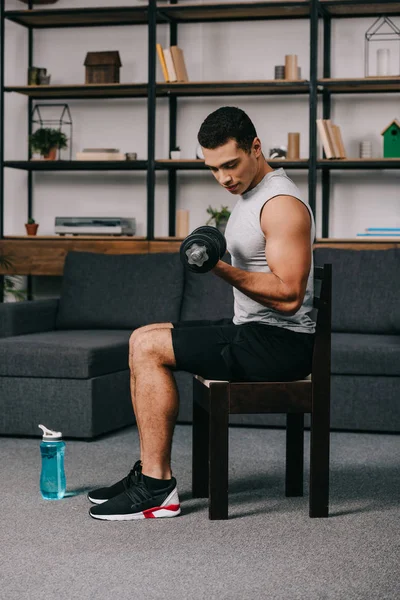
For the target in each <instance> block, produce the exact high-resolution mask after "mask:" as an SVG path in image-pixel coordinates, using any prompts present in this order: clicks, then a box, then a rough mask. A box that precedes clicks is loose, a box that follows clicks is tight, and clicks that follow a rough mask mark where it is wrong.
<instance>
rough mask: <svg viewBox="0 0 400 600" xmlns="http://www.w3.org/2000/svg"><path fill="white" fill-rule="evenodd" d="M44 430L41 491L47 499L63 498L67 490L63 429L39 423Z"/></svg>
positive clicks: (41, 450)
mask: <svg viewBox="0 0 400 600" xmlns="http://www.w3.org/2000/svg"><path fill="white" fill-rule="evenodd" d="M39 427H40V429H41V430H42V431H43V440H42V442H41V444H40V453H41V455H42V472H41V474H40V493H41V494H42V497H43V498H44V499H45V500H61V498H63V497H64V494H65V490H66V481H65V471H64V453H65V442H63V441H62V439H61V438H62V434H61V431H52V430H51V429H47V427H45V426H44V425H39Z"/></svg>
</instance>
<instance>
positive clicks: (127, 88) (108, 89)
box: [4, 79, 309, 100]
mask: <svg viewBox="0 0 400 600" xmlns="http://www.w3.org/2000/svg"><path fill="white" fill-rule="evenodd" d="M4 90H5V91H6V92H9V93H11V92H15V93H18V94H23V95H25V96H28V97H30V98H34V99H42V100H43V99H52V98H59V99H60V98H66V99H68V98H69V99H71V98H75V99H79V98H82V99H84V98H87V99H95V98H147V95H148V84H147V83H107V84H68V85H19V86H5V88H4ZM156 93H157V96H159V97H164V96H171V95H173V96H215V95H220V94H224V95H231V94H235V95H238V94H239V95H254V94H308V93H309V82H308V81H306V80H305V79H299V80H298V81H287V80H285V79H266V80H260V81H190V82H186V83H167V82H158V83H157V86H156Z"/></svg>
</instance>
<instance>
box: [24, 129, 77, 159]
mask: <svg viewBox="0 0 400 600" xmlns="http://www.w3.org/2000/svg"><path fill="white" fill-rule="evenodd" d="M29 142H30V146H31V151H32V152H39V153H40V154H41V155H42V156H43V158H44V159H45V160H56V157H57V150H58V149H59V148H60V149H62V148H66V147H67V146H68V138H67V136H66V135H65V133H63V132H62V131H60V130H59V129H51V128H50V127H41V128H40V129H37V130H36V131H35V133H33V134H32V135H31V136H29Z"/></svg>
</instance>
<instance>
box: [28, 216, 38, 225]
mask: <svg viewBox="0 0 400 600" xmlns="http://www.w3.org/2000/svg"><path fill="white" fill-rule="evenodd" d="M27 223H28V225H33V224H34V223H36V221H35V219H32V217H29V219H28V220H27Z"/></svg>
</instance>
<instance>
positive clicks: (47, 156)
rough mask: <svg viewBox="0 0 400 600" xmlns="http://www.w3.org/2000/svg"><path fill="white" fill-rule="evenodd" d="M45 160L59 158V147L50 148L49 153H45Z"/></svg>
mask: <svg viewBox="0 0 400 600" xmlns="http://www.w3.org/2000/svg"><path fill="white" fill-rule="evenodd" d="M43 158H44V160H57V147H55V148H50V150H49V152H48V154H43Z"/></svg>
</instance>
